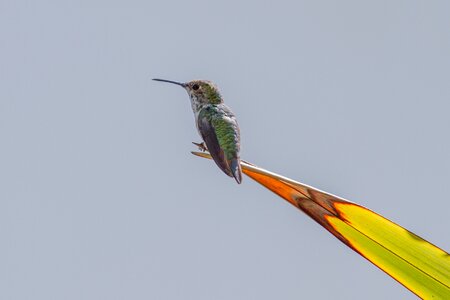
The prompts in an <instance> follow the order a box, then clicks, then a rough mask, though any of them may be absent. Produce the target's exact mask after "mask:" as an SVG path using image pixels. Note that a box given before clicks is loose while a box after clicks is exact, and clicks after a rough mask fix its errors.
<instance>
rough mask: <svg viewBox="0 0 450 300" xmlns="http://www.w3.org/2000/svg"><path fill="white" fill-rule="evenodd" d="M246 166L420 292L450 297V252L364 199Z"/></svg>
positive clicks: (248, 171)
mask: <svg viewBox="0 0 450 300" xmlns="http://www.w3.org/2000/svg"><path fill="white" fill-rule="evenodd" d="M192 153H193V154H195V155H197V156H201V157H205V158H211V157H210V155H209V154H207V153H202V152H192ZM242 170H243V172H244V173H245V174H246V175H247V176H249V177H251V178H252V179H254V180H255V181H257V182H259V183H260V184H262V185H263V186H265V187H266V188H268V189H269V190H271V191H272V192H274V193H276V194H277V195H279V196H280V197H282V198H283V199H285V200H287V201H288V202H289V203H291V204H292V205H294V206H295V207H297V208H299V209H300V210H302V211H303V212H304V213H306V214H307V215H308V216H310V217H311V218H313V219H314V220H315V221H316V222H317V223H319V224H320V225H322V226H323V227H324V228H325V229H326V230H328V231H329V232H330V233H331V234H333V235H334V236H335V237H337V238H338V239H339V240H340V241H341V242H343V243H344V244H345V245H347V246H348V247H350V248H351V249H353V250H354V251H356V252H357V253H359V254H360V255H362V256H363V257H365V258H366V259H368V260H369V261H370V262H372V263H373V264H374V265H376V266H377V267H378V268H380V269H381V270H383V271H384V272H386V273H387V274H388V275H390V276H391V277H392V278H394V279H395V280H397V281H398V282H400V283H401V284H403V285H404V286H405V287H406V288H407V289H409V290H411V291H412V292H413V293H415V294H416V295H417V296H419V297H421V298H423V299H450V255H449V254H448V253H447V252H445V251H444V250H442V249H440V248H438V247H436V246H435V245H433V244H431V243H429V242H427V241H426V240H424V239H422V238H421V237H419V236H417V235H415V234H414V233H412V232H410V231H408V230H406V229H405V228H403V227H401V226H399V225H397V224H395V223H393V222H392V221H389V220H388V219H386V218H384V217H382V216H380V215H378V214H376V213H374V212H373V211H371V210H369V209H367V208H365V207H363V206H361V205H358V204H355V203H352V202H350V201H347V200H345V199H342V198H339V197H337V196H334V195H332V194H329V193H326V192H323V191H321V190H318V189H316V188H313V187H310V186H308V185H305V184H302V183H300V182H297V181H294V180H292V179H289V178H286V177H283V176H280V175H277V174H275V173H272V172H269V171H267V170H264V169H262V168H259V167H256V166H254V165H253V164H250V163H248V162H245V161H243V162H242Z"/></svg>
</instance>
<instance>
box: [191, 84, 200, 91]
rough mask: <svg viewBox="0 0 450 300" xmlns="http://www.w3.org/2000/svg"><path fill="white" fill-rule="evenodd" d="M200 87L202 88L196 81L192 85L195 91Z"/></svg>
mask: <svg viewBox="0 0 450 300" xmlns="http://www.w3.org/2000/svg"><path fill="white" fill-rule="evenodd" d="M199 88H200V86H199V85H198V84H196V83H195V84H194V85H193V86H192V89H193V90H194V91H196V90H198V89H199Z"/></svg>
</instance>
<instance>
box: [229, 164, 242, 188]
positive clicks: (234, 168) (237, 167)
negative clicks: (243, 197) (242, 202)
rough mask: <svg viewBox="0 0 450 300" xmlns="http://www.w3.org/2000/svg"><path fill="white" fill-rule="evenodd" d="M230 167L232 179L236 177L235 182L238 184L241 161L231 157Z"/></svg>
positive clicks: (239, 181) (240, 177)
mask: <svg viewBox="0 0 450 300" xmlns="http://www.w3.org/2000/svg"><path fill="white" fill-rule="evenodd" d="M230 169H231V173H232V174H233V177H234V179H236V182H237V183H239V184H240V183H241V182H242V169H241V162H240V160H239V159H238V158H233V159H232V160H231V161H230Z"/></svg>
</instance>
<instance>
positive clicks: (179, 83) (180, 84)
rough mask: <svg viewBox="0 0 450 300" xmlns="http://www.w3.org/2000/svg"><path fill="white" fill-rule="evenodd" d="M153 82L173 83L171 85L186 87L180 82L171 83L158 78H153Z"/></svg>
mask: <svg viewBox="0 0 450 300" xmlns="http://www.w3.org/2000/svg"><path fill="white" fill-rule="evenodd" d="M153 80H154V81H161V82H168V83H173V84H177V85H179V86H182V87H186V84H184V83H181V82H176V81H172V80H165V79H159V78H153Z"/></svg>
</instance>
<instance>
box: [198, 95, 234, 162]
mask: <svg viewBox="0 0 450 300" xmlns="http://www.w3.org/2000/svg"><path fill="white" fill-rule="evenodd" d="M230 113H231V111H229V109H228V108H227V107H226V106H225V105H223V104H222V105H220V106H219V105H207V106H206V107H205V108H203V109H202V110H201V111H200V113H199V116H198V118H199V120H201V119H205V120H206V121H207V122H208V123H210V124H211V125H212V127H213V130H214V131H215V134H216V136H217V141H218V142H219V147H220V148H221V149H222V150H223V152H224V154H225V158H226V159H227V160H231V159H233V158H236V157H237V155H238V152H239V129H238V127H237V123H236V119H235V117H234V116H233V115H232V114H230Z"/></svg>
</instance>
